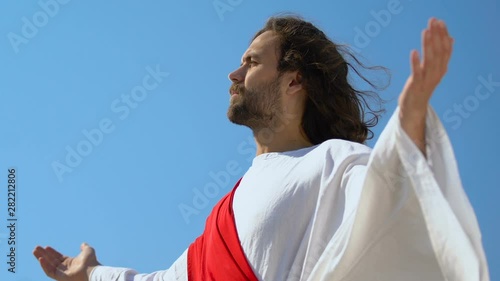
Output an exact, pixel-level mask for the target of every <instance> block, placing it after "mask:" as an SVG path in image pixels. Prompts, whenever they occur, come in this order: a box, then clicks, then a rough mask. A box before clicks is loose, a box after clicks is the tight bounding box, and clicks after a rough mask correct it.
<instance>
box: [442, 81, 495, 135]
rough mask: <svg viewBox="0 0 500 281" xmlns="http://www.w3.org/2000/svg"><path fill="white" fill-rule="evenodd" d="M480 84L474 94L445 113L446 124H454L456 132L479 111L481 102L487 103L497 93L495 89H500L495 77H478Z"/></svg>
mask: <svg viewBox="0 0 500 281" xmlns="http://www.w3.org/2000/svg"><path fill="white" fill-rule="evenodd" d="M477 80H478V81H479V83H478V84H477V85H476V88H475V89H474V93H473V94H471V95H468V96H467V97H465V98H464V100H463V101H462V102H460V103H454V104H453V109H448V110H446V111H445V112H444V115H443V120H444V121H445V122H446V123H453V124H452V125H451V127H452V128H453V129H454V130H456V129H458V128H459V127H460V126H461V125H462V122H463V120H464V119H467V118H469V117H470V116H471V115H472V113H473V112H475V111H477V110H478V108H479V106H480V105H481V102H484V101H486V100H487V99H489V98H490V97H491V94H493V93H494V92H495V90H496V89H495V88H499V87H500V81H493V75H492V74H489V75H488V77H487V78H485V77H483V76H481V75H480V76H478V77H477Z"/></svg>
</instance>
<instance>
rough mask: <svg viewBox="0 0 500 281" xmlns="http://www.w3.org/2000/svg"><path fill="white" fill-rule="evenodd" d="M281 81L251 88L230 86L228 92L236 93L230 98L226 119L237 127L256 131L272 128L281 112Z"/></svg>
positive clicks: (236, 85) (277, 80) (276, 80)
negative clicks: (240, 126)
mask: <svg viewBox="0 0 500 281" xmlns="http://www.w3.org/2000/svg"><path fill="white" fill-rule="evenodd" d="M280 82H281V79H280V77H278V78H277V79H275V80H274V81H271V82H269V83H266V84H262V85H260V86H257V87H253V88H248V89H247V88H245V87H244V86H242V85H238V84H233V85H231V88H230V91H234V92H236V93H238V94H237V95H233V96H231V100H230V102H229V109H228V111H227V117H228V118H229V121H231V122H232V123H234V124H237V125H243V126H247V127H249V128H250V129H252V130H254V131H256V130H260V129H262V128H269V127H273V125H274V123H276V121H277V120H278V118H277V117H278V115H279V114H281V112H282V108H281V107H282V105H281V93H280V90H279V86H280Z"/></svg>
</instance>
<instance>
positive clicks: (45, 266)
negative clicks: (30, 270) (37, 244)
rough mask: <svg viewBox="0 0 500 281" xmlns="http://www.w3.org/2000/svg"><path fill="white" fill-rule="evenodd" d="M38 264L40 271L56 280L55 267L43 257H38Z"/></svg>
mask: <svg viewBox="0 0 500 281" xmlns="http://www.w3.org/2000/svg"><path fill="white" fill-rule="evenodd" d="M38 262H40V265H41V267H42V270H43V272H45V274H46V275H47V276H49V277H50V278H53V279H56V267H55V266H54V265H53V264H52V263H50V262H49V261H47V260H46V259H45V258H44V257H40V258H39V259H38Z"/></svg>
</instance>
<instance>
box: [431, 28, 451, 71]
mask: <svg viewBox="0 0 500 281" xmlns="http://www.w3.org/2000/svg"><path fill="white" fill-rule="evenodd" d="M444 40H445V34H444V30H443V21H441V20H437V19H436V20H434V22H433V23H432V48H433V54H434V60H435V63H434V64H433V75H434V76H433V77H435V78H436V79H438V77H440V76H441V75H443V73H444V72H446V71H445V69H446V64H447V62H448V61H447V59H446V57H447V55H446V52H445V48H444Z"/></svg>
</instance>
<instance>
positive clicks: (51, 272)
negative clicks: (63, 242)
mask: <svg viewBox="0 0 500 281" xmlns="http://www.w3.org/2000/svg"><path fill="white" fill-rule="evenodd" d="M80 250H81V252H80V254H79V255H77V256H76V257H68V256H65V255H62V254H61V253H59V252H58V251H56V250H55V249H53V248H52V247H49V246H47V247H45V248H43V247H40V246H37V247H36V248H35V250H34V251H33V255H35V257H36V258H37V259H38V261H39V262H40V266H41V267H42V269H43V271H44V272H45V274H47V276H49V277H50V278H53V279H55V280H58V281H88V278H89V272H90V270H89V269H91V268H93V267H95V266H96V265H99V263H98V262H97V258H96V255H95V251H94V249H93V248H92V247H90V246H89V245H87V244H86V243H83V244H82V245H81V246H80Z"/></svg>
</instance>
